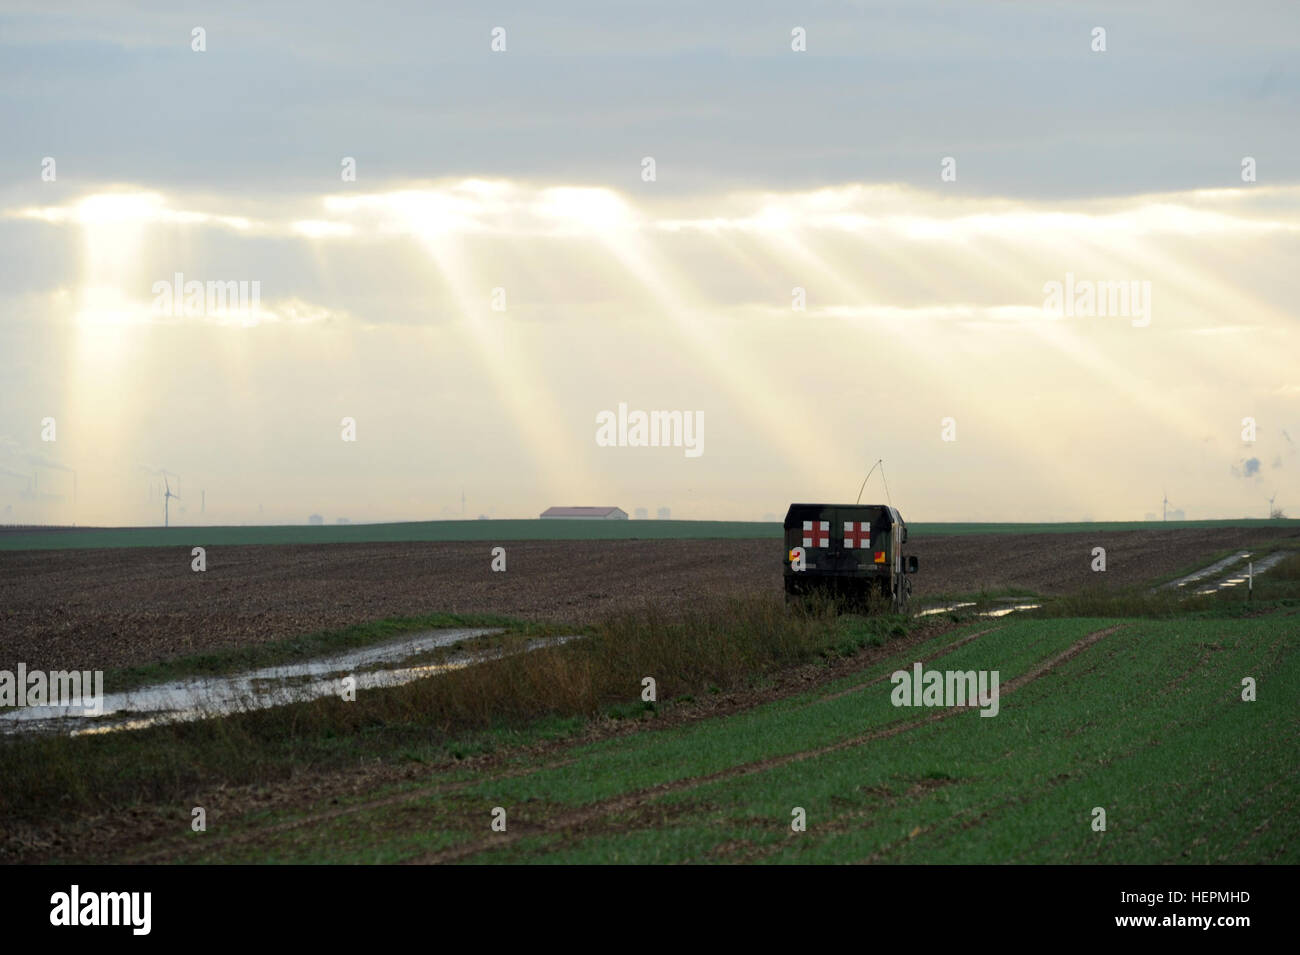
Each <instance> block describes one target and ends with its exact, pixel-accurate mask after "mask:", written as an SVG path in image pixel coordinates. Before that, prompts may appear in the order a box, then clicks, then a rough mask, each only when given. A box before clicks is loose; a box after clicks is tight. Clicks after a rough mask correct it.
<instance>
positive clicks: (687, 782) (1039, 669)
mask: <svg viewBox="0 0 1300 955" xmlns="http://www.w3.org/2000/svg"><path fill="white" fill-rule="evenodd" d="M1119 629H1121V627H1120V626H1119V625H1117V626H1113V627H1108V628H1106V629H1105V630H1098V631H1095V632H1093V633H1090V634H1088V635H1087V636H1085V637H1083V638H1082V639H1080V640H1078V641H1076V642H1075V643H1073V644H1071V646H1070V647H1068V648H1067V649H1066V650H1064V651H1062V652H1061V653H1058V654H1057V655H1056V656H1054V657H1052V658H1050V659H1048V660H1046V661H1044V662H1042V663H1039V664H1037V665H1036V666H1034V667H1033V668H1031V669H1030V670H1029V671H1028V672H1027V673H1024V674H1022V675H1021V676H1018V677H1016V678H1015V679H1013V680H1011V681H1010V682H1008V683H1007V684H1005V686H1004V687H1003V688H1002V689H1001V690H1000V692H999V696H1005V695H1006V694H1008V693H1014V692H1016V690H1018V689H1020V688H1021V687H1023V686H1025V685H1026V684H1028V683H1032V682H1033V681H1034V680H1037V679H1039V678H1040V677H1042V676H1043V675H1044V674H1046V673H1049V672H1050V671H1051V670H1053V669H1054V668H1055V667H1058V666H1060V665H1061V664H1062V663H1065V662H1067V661H1069V660H1071V659H1073V658H1074V657H1076V656H1078V655H1079V654H1080V653H1082V652H1083V651H1084V650H1086V649H1088V647H1091V646H1092V645H1093V644H1095V643H1097V642H1098V641H1099V640H1102V639H1103V638H1105V637H1107V636H1109V635H1110V634H1112V633H1115V632H1116V631H1117V630H1119ZM969 712H971V710H970V708H968V707H953V708H951V709H942V710H939V711H937V712H934V713H931V714H929V715H927V716H923V717H921V718H919V719H915V720H908V721H906V722H902V723H895V724H893V725H891V726H887V727H884V728H882V729H879V730H874V731H872V732H870V733H864V734H862V735H860V736H854V737H850V738H848V739H844V740H840V741H838V742H836V743H831V744H829V745H827V746H819V747H817V748H815V749H810V750H802V751H800V752H797V753H787V754H784V755H782V756H773V757H770V758H768V759H762V760H757V761H755V762H752V763H745V764H742V765H739V766H731V767H728V768H727V769H723V770H719V771H718V772H716V773H709V774H707V775H704V776H692V777H689V778H686V779H679V780H674V781H673V782H670V783H660V784H659V785H657V786H650V787H647V788H645V789H640V790H637V791H636V792H632V793H627V794H625V795H622V796H616V797H614V798H612V799H606V800H603V801H600V802H596V803H593V804H591V805H590V806H584V807H582V808H580V809H575V810H570V811H568V812H564V813H560V814H559V815H556V816H553V817H551V818H549V819H544V820H541V821H540V822H537V823H532V824H526V825H524V826H523V827H522V828H516V829H514V830H511V831H507V832H501V833H495V834H493V835H491V836H488V837H486V838H484V839H481V840H477V841H474V842H470V843H466V844H464V845H460V846H455V847H452V848H450V849H443V850H440V851H438V852H433V853H429V854H426V855H424V856H421V857H419V858H417V859H413V860H410V861H411V862H413V863H417V864H419V863H428V864H441V863H448V862H458V861H461V860H462V859H466V858H469V857H470V856H474V855H478V854H479V853H482V852H488V851H491V850H493V849H499V848H501V847H503V846H508V845H511V844H513V843H515V842H517V841H518V840H520V839H523V838H526V837H528V836H535V835H541V834H544V833H552V832H566V831H568V830H571V829H575V828H578V827H586V826H587V825H588V824H590V823H593V822H596V821H598V820H602V819H604V818H606V817H608V816H611V815H615V814H617V813H622V812H627V811H629V810H631V809H636V808H638V807H640V806H642V805H644V804H645V803H647V802H649V801H651V800H654V799H658V798H659V797H661V796H665V795H669V794H671V793H679V792H686V791H689V790H692V789H698V788H700V787H701V786H706V785H709V784H711V783H715V782H721V781H723V780H728V779H739V778H742V777H745V776H751V775H754V774H756V773H762V772H766V771H768V770H770V769H777V768H779V767H782V766H787V765H790V764H791V763H798V762H804V761H806V760H810V759H816V758H818V757H820V756H826V755H829V754H831V753H838V752H842V751H843V750H847V749H854V748H856V747H859V746H864V745H866V744H868V743H873V742H876V741H877V740H882V739H888V738H890V737H893V736H897V735H899V734H901V733H906V732H910V731H911V730H914V729H919V728H921V727H924V726H929V725H931V724H933V723H936V722H939V721H941V720H945V719H950V718H952V717H954V716H956V715H958V714H961V713H969Z"/></svg>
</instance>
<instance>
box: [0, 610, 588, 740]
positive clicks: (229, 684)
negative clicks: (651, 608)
mask: <svg viewBox="0 0 1300 955" xmlns="http://www.w3.org/2000/svg"><path fill="white" fill-rule="evenodd" d="M501 632H502V631H500V630H493V629H488V630H467V629H457V630H427V631H423V632H421V633H415V634H409V635H407V636H404V637H401V638H399V639H397V640H393V641H390V642H388V643H382V644H377V645H375V646H369V647H364V648H361V649H359V650H352V651H349V652H347V653H341V654H336V655H334V656H329V657H322V658H320V659H316V660H307V661H304V662H302V663H292V664H286V665H283V666H274V667H264V668H262V669H260V670H251V671H249V672H247V673H239V674H234V675H231V676H220V677H191V678H188V679H183V680H175V681H171V682H167V683H158V684H154V685H152V686H142V687H139V688H137V689H134V690H127V691H125V692H122V693H106V694H104V701H103V708H102V710H100V712H99V714H98V715H95V716H90V715H86V714H85V713H84V711H83V710H81V709H80V708H73V707H63V706H33V707H25V708H22V709H17V710H9V711H7V712H5V713H0V734H11V733H29V732H42V731H46V732H49V731H56V732H66V733H69V734H70V735H72V736H79V735H82V734H85V733H110V732H115V731H118V730H132V729H143V728H145V727H147V726H156V725H158V724H161V723H177V722H188V721H191V720H200V719H207V718H208V717H213V716H228V715H230V714H232V713H239V712H245V711H248V710H259V709H269V708H271V707H274V706H284V705H285V704H288V703H305V702H308V701H310V700H318V699H321V698H322V697H326V696H342V694H343V692H344V686H345V685H344V682H343V681H344V679H345V678H346V677H351V678H352V679H353V680H354V681H355V689H356V690H357V691H361V690H371V689H377V688H379V687H388V686H401V685H402V684H404V683H412V682H414V681H415V680H423V679H427V678H429V677H434V676H438V675H439V674H442V673H447V672H450V671H452V670H459V669H462V668H464V667H467V666H473V665H474V664H476V663H484V662H486V661H488V660H496V659H499V658H501V657H503V656H507V655H510V654H514V653H527V652H529V651H532V650H536V649H539V648H541V647H547V646H556V645H558V644H561V643H565V642H567V641H569V640H573V639H575V637H546V638H540V637H539V638H536V639H533V640H530V641H528V642H527V643H525V644H524V645H523V646H522V647H520V648H511V649H506V648H500V647H493V648H484V649H477V650H475V649H465V650H461V651H458V652H455V653H452V654H450V655H449V656H447V657H445V658H444V659H442V660H440V661H439V662H437V663H412V664H410V665H407V666H385V664H393V663H400V662H402V661H409V660H412V659H413V658H415V657H417V656H419V655H420V654H424V653H428V652H429V651H431V650H437V649H439V648H443V647H449V646H453V645H455V644H456V643H459V642H460V641H462V640H472V639H475V638H477V637H483V636H488V635H491V634H497V633H501Z"/></svg>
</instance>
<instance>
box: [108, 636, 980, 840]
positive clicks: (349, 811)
mask: <svg viewBox="0 0 1300 955" xmlns="http://www.w3.org/2000/svg"><path fill="white" fill-rule="evenodd" d="M1000 629H1002V627H1000V626H998V627H987V628H985V629H984V630H978V631H976V632H975V633H971V634H967V635H966V636H964V637H961V638H959V639H957V640H955V641H953V642H952V643H949V644H945V645H944V646H942V647H939V648H937V649H935V650H934V651H933V652H931V653H930V654H928V655H926V656H924V657H920V658H919V659H920V661H921V662H922V663H929V662H930V661H932V660H935V659H938V658H939V657H942V656H945V655H947V654H949V653H951V652H952V651H954V650H956V649H958V648H959V647H962V646H965V645H966V644H968V643H970V642H971V641H972V640H974V639H976V638H977V637H982V636H984V635H986V634H989V633H993V632H994V631H996V630H1000ZM886 649H888V648H886ZM888 676H889V674H884V675H882V676H880V677H877V678H876V679H873V680H868V681H867V682H866V683H862V684H859V685H857V686H854V687H850V688H849V689H847V690H841V691H839V692H837V693H834V694H832V695H831V696H826V697H817V698H816V699H813V700H810V701H809V702H808V703H807V704H805V705H807V706H811V705H813V704H815V703H819V702H823V701H826V700H834V699H838V698H839V697H841V696H845V695H847V694H849V693H855V692H859V691H861V690H863V689H865V688H866V687H868V686H872V685H874V684H876V683H879V682H881V681H882V680H885V679H888ZM799 692H806V690H803V691H796V693H794V694H791V695H797V694H798V693H799ZM779 699H781V698H780V697H778V698H777V700H779ZM777 700H766V701H763V702H761V703H758V704H756V706H761V705H765V704H766V703H771V702H777ZM753 708H755V707H754V706H747V707H742V708H741V710H742V711H743V710H746V709H753ZM726 715H730V714H729V713H717V712H706V713H703V714H701V715H700V716H699V717H697V718H695V719H691V720H688V721H686V725H689V724H690V723H697V722H702V721H704V720H707V719H714V718H716V717H719V716H726ZM668 728H669V727H664V729H668ZM647 729H648V728H647ZM586 742H590V741H588V740H579V741H577V743H576V744H570V745H582V744H584V743H586ZM566 748H567V746H566ZM575 762H577V758H576V757H573V756H565V757H563V758H561V759H554V760H550V761H548V762H543V763H541V764H529V765H525V766H518V767H515V768H511V769H505V770H503V771H499V772H496V773H495V774H493V775H488V776H475V777H473V778H471V779H463V780H457V781H455V782H439V783H433V784H430V785H428V786H421V787H419V788H416V789H410V790H406V791H404V792H400V793H393V794H392V795H389V796H382V797H380V798H378V799H369V800H366V801H365V802H360V803H355V804H352V805H348V806H339V807H337V808H334V809H328V810H325V811H323V812H317V813H312V814H311V815H308V816H303V817H300V818H296V819H287V820H285V821H283V822H276V823H272V824H270V825H267V826H262V827H259V828H257V829H254V830H250V831H248V832H244V833H239V834H236V835H231V836H226V837H224V838H222V839H213V840H205V843H206V844H205V845H203V846H202V847H199V846H195V845H194V844H193V843H192V842H190V841H189V840H187V841H186V842H185V843H181V844H180V845H179V846H166V847H159V848H157V849H155V850H153V851H151V852H148V853H145V854H144V855H141V856H136V857H133V858H132V861H133V862H136V863H149V862H162V861H165V860H167V859H169V858H172V857H174V856H175V855H176V854H177V853H178V852H181V853H184V852H185V851H186V850H187V849H192V850H193V851H196V852H200V851H201V852H207V851H216V850H220V849H224V848H229V847H234V846H240V845H246V844H248V843H250V842H256V841H258V840H260V839H262V838H264V837H266V836H271V835H279V834H280V833H284V832H290V831H292V830H294V829H301V828H304V827H308V826H314V825H318V824H322V823H328V822H333V821H334V820H336V819H340V818H342V817H344V816H350V815H356V814H359V813H365V812H369V811H371V810H374V809H384V808H387V807H390V806H398V805H401V804H403V803H408V802H414V801H416V800H419V799H423V798H428V797H432V796H443V795H450V794H453V793H456V792H460V791H461V790H464V789H469V788H473V787H476V786H481V785H484V784H488V783H496V782H502V781H504V780H508V779H518V778H519V777H521V776H529V775H532V774H533V773H540V772H545V771H548V770H554V769H561V768H563V767H565V766H569V765H572V764H573V763H575Z"/></svg>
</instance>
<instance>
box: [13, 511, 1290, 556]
mask: <svg viewBox="0 0 1300 955" xmlns="http://www.w3.org/2000/svg"><path fill="white" fill-rule="evenodd" d="M1295 523H1296V522H1295V521H1294V520H1264V519H1260V520H1247V519H1244V518H1241V519H1237V520H1221V521H1177V522H1171V523H1166V522H1161V521H1098V522H1095V523H1062V524H1014V523H1010V524H1008V523H1003V524H979V523H954V524H933V523H917V524H909V525H908V531H909V533H910V535H914V536H940V535H947V534H1068V533H1083V532H1087V531H1094V532H1095V531H1136V530H1152V529H1160V528H1163V529H1165V530H1170V529H1174V528H1197V527H1289V526H1293V525H1294V524H1295ZM780 537H781V525H780V524H779V523H768V522H762V521H580V520H579V521H573V520H545V521H543V520H506V521H411V522H406V523H399V524H341V525H340V524H333V525H323V526H311V525H289V524H285V525H275V526H267V527H261V526H192V527H171V528H162V527H69V528H30V529H29V528H17V529H6V530H3V531H2V532H0V551H4V550H70V549H88V548H100V547H173V546H178V547H179V546H183V547H191V546H193V545H194V544H196V543H200V544H203V545H205V546H212V547H216V546H226V547H229V546H235V545H240V544H358V543H373V542H402V541H494V542H500V541H525V540H690V539H710V538H753V539H779V538H780Z"/></svg>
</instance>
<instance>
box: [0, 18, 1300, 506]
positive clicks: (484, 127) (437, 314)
mask: <svg viewBox="0 0 1300 955" xmlns="http://www.w3.org/2000/svg"><path fill="white" fill-rule="evenodd" d="M268 6H269V5H266V4H241V3H222V4H166V5H162V4H158V5H146V4H123V3H112V2H106V3H95V4H85V5H77V4H65V5H59V6H58V7H57V8H55V7H53V6H52V5H50V4H47V3H39V4H38V3H25V2H12V0H11V2H8V3H6V4H5V7H4V10H3V12H0V128H3V130H4V136H3V138H2V139H0V524H20V523H21V524H28V523H63V524H72V523H76V524H81V525H87V524H100V525H128V524H158V523H161V522H162V520H163V512H164V492H165V490H167V489H170V491H171V493H173V494H176V495H178V497H177V498H176V499H171V500H169V503H168V504H167V508H168V510H169V514H170V519H171V520H172V522H173V523H178V524H238V523H305V522H307V520H308V519H309V516H310V515H319V516H320V517H321V519H323V520H324V521H325V522H326V523H334V522H336V521H339V520H350V521H353V522H361V521H385V520H428V519H439V518H459V517H461V516H462V515H464V516H465V517H471V518H472V517H477V516H479V515H485V516H488V517H492V518H514V517H533V516H536V515H537V514H538V513H540V512H541V511H542V510H543V509H544V508H546V507H548V506H551V505H617V506H620V507H622V508H624V509H625V510H626V511H628V512H629V513H635V512H636V509H638V508H645V509H646V510H647V511H648V513H649V515H650V516H651V517H653V516H654V515H655V514H656V513H657V512H658V511H659V509H660V508H668V509H669V511H670V513H671V515H672V517H674V518H683V519H702V520H703V519H709V520H764V519H768V520H770V519H778V518H779V517H780V516H782V515H783V514H784V512H785V509H786V507H787V506H788V504H789V503H791V502H792V501H830V502H839V501H851V500H853V499H854V497H855V495H856V494H857V492H858V486H859V484H860V483H861V482H862V480H863V477H864V476H865V475H866V474H867V472H868V470H869V469H870V468H871V465H872V464H873V463H874V462H875V461H876V460H878V459H883V460H884V473H885V476H886V478H887V480H888V489H887V490H886V487H885V485H884V484H883V483H882V482H880V481H879V480H878V477H877V476H876V475H873V477H872V479H871V482H870V483H868V485H867V490H866V491H865V493H864V500H871V501H873V502H876V501H883V500H884V499H885V498H886V497H888V499H889V500H891V501H892V502H893V503H894V504H895V505H896V506H898V508H899V509H900V510H901V511H902V512H903V514H904V516H905V517H906V518H907V519H908V520H910V521H1053V520H1071V521H1073V520H1141V519H1144V518H1146V517H1148V516H1150V515H1156V516H1159V515H1160V514H1161V512H1162V502H1163V501H1164V500H1166V499H1167V501H1168V507H1169V510H1170V511H1171V512H1178V513H1181V515H1182V516H1184V517H1186V518H1188V519H1200V518H1216V517H1240V516H1252V517H1265V516H1267V514H1268V510H1269V500H1270V498H1273V499H1274V501H1275V506H1277V507H1280V508H1283V509H1284V510H1286V511H1287V512H1288V513H1290V514H1293V515H1294V514H1300V481H1298V480H1297V473H1298V469H1300V456H1297V449H1296V445H1295V442H1296V440H1300V358H1298V357H1297V356H1300V329H1298V327H1297V315H1296V307H1295V302H1296V300H1297V297H1298V295H1297V293H1300V270H1297V269H1296V267H1295V264H1296V262H1297V261H1300V121H1298V120H1300V57H1298V56H1297V52H1300V7H1296V6H1295V4H1294V3H1263V2H1260V3H1243V4H1237V5H1231V6H1225V5H1221V4H1212V3H1159V2H1156V3H1147V4H1142V5H1140V8H1137V9H1129V7H1130V6H1131V5H1129V4H1122V3H1114V4H1106V3H1101V4H1096V3H1094V4H1088V5H1086V7H1085V6H1084V5H1079V4H1071V3H1020V2H970V3H930V2H911V3H898V4H883V3H800V4H790V3H761V2H760V3H719V4H711V5H707V7H706V8H705V9H699V7H700V6H701V5H698V4H692V3H656V4H654V5H644V6H643V7H642V8H641V9H638V10H631V9H622V8H621V6H620V5H612V4H605V3H570V4H558V5H547V6H545V7H537V6H536V5H535V4H499V3H488V4H482V3H476V4H468V3H466V4H438V3H435V4H428V3H425V4H394V5H386V6H385V8H384V9H382V10H373V9H370V8H368V7H366V6H364V5H355V4H339V3H322V4H317V5H313V7H312V8H311V9H312V12H311V13H310V14H309V15H306V14H304V13H303V12H302V8H298V9H289V8H288V6H287V5H285V8H284V9H267V7H268ZM1099 30H1102V31H1104V34H1102V33H1099V32H1098V31H1099ZM196 31H197V32H196ZM1103 46H1104V49H1103V48H1102V47H1103ZM494 47H495V48H494ZM797 47H802V48H800V49H797ZM190 283H198V287H197V294H194V290H195V286H194V285H191V284H190ZM173 286H179V294H176V295H173V294H172V291H173V289H172V287H173ZM241 292H242V297H240V293H241ZM1103 306H1104V307H1103ZM620 408H622V417H623V420H624V421H625V422H627V421H629V420H630V422H631V425H632V426H631V427H630V428H624V429H623V431H622V433H621V434H620V431H619V429H618V428H617V427H615V428H614V429H613V431H612V432H609V431H605V432H602V429H601V428H600V426H599V423H600V422H601V421H610V420H615V421H617V420H618V419H619V417H620ZM641 412H644V413H646V414H647V415H649V413H650V412H664V413H667V414H669V415H672V416H674V417H675V419H676V420H680V421H683V422H685V423H686V424H687V425H688V426H689V427H687V428H686V436H685V437H684V438H683V439H682V440H678V441H676V442H674V441H672V440H667V439H669V438H672V437H675V436H674V435H671V434H665V435H664V436H662V437H664V438H665V440H660V441H657V442H654V444H655V445H657V446H637V437H638V435H637V430H636V427H635V423H636V416H637V414H638V413H641ZM657 430H658V429H656V431H657ZM611 433H612V435H613V438H612V440H611ZM679 436H680V435H679ZM621 439H625V440H621ZM164 482H165V484H164ZM462 501H463V503H462Z"/></svg>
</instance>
